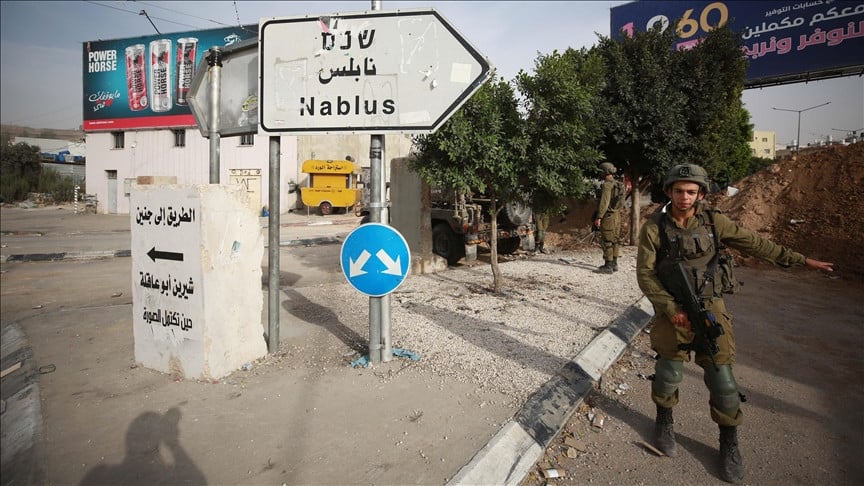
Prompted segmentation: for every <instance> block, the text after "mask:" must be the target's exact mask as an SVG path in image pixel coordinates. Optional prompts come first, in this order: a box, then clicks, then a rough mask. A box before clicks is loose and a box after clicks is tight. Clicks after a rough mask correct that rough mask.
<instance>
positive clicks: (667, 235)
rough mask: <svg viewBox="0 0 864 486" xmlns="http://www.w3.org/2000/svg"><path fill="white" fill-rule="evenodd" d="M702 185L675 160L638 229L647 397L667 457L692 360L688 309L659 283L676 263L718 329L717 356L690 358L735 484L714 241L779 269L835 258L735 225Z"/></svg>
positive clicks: (727, 336) (732, 415) (729, 338)
mask: <svg viewBox="0 0 864 486" xmlns="http://www.w3.org/2000/svg"><path fill="white" fill-rule="evenodd" d="M708 187H709V186H708V174H707V172H705V170H704V169H703V168H702V167H699V166H698V165H692V164H681V165H677V166H675V167H673V168H672V169H671V170H670V171H669V172H668V173H667V175H666V180H665V182H664V184H663V189H664V191H665V192H666V195H667V196H668V197H669V199H670V200H671V201H670V202H669V203H668V204H667V205H666V206H665V207H664V208H663V210H662V211H658V212H657V213H655V214H653V215H652V216H651V217H650V218H649V219H648V220H647V221H646V222H645V224H644V225H643V226H642V228H641V231H640V234H639V249H638V255H637V260H636V275H637V280H638V283H639V288H640V289H642V292H643V293H644V294H645V296H646V297H648V299H649V300H650V301H651V303H652V304H653V307H654V312H655V315H654V320H653V327H652V330H651V347H652V348H653V349H654V350H655V351H656V352H657V354H658V359H657V363H656V364H655V375H654V381H653V383H652V385H651V399H652V400H653V401H654V403H655V404H656V406H657V418H656V422H655V427H654V440H655V443H656V445H657V447H658V448H659V449H660V450H661V451H663V452H664V453H665V454H666V455H667V456H670V457H674V456H675V455H676V447H675V432H674V429H673V423H674V422H673V420H672V407H674V406H675V405H676V404H677V403H678V384H679V383H681V381H682V380H683V378H684V373H683V368H684V361H689V360H690V349H692V348H690V346H691V343H692V342H693V339H694V333H693V330H692V327H691V325H690V321H689V319H688V318H687V315H686V313H685V312H684V311H683V310H682V307H681V305H680V304H679V303H678V302H676V300H675V298H674V297H673V296H672V295H671V294H670V293H669V292H668V291H667V286H666V285H665V284H664V281H668V278H669V277H668V275H669V272H670V271H672V268H677V267H675V266H676V265H677V263H678V262H682V263H683V264H684V267H685V268H686V269H687V272H686V273H687V275H688V276H691V277H692V280H691V285H692V288H693V289H697V290H696V292H697V293H698V294H699V295H698V296H697V297H698V298H699V299H700V300H701V301H702V302H703V304H704V306H705V308H706V310H708V311H709V312H711V313H712V314H713V315H714V317H715V318H716V321H717V323H718V324H719V325H720V326H722V329H723V331H724V333H723V334H722V335H720V336H718V337H717V338H716V339H717V345H718V348H719V351H718V352H717V354H715V355H714V356H713V358H712V356H710V355H708V354H707V353H705V352H704V351H701V352H700V350H699V349H696V350H695V351H696V352H695V361H696V364H698V365H699V366H700V367H702V369H703V371H704V382H705V385H706V386H707V387H708V390H709V393H710V399H709V406H710V411H711V419H712V420H713V421H714V422H715V423H717V424H718V426H719V428H720V468H721V469H720V471H721V476H722V478H723V480H725V481H727V482H733V483H737V482H739V481H741V479H742V478H743V477H744V465H743V462H742V460H741V454H740V451H739V450H738V436H737V427H738V426H739V425H741V423H742V422H743V420H744V415H743V413H742V411H741V407H740V405H741V396H740V395H739V392H738V385H737V383H736V382H735V377H734V376H733V374H732V364H733V363H734V358H735V342H734V333H733V332H734V331H733V328H732V316H730V315H729V313H728V311H727V310H726V306H725V303H724V302H723V298H722V295H723V293H724V290H725V291H726V292H727V293H728V292H729V289H728V288H727V289H724V285H723V284H724V282H721V280H722V279H721V278H712V277H713V274H714V273H715V272H714V271H713V270H714V268H709V267H713V266H715V265H716V263H715V264H712V258H713V257H714V255H715V253H716V252H717V251H718V247H723V246H728V247H730V248H734V249H736V250H739V251H742V252H744V253H747V254H749V255H752V256H755V257H759V258H762V259H764V260H767V261H770V262H773V263H775V264H777V265H780V266H783V267H789V266H793V265H806V266H808V267H811V268H815V269H819V270H823V271H826V272H831V271H833V264H832V263H827V262H823V261H819V260H814V259H812V258H806V257H804V255H802V254H800V253H797V252H795V251H792V250H790V249H789V248H786V247H783V246H781V245H778V244H776V243H773V242H771V241H770V240H767V239H764V238H762V237H760V236H758V235H756V234H755V233H753V232H750V231H748V230H746V229H744V228H741V227H739V226H737V225H736V224H735V223H734V222H732V221H731V220H730V219H729V218H728V217H726V216H724V215H723V214H722V213H720V212H718V211H716V210H714V209H711V208H708V207H706V205H705V204H703V203H702V199H703V198H704V197H705V195H706V193H707V192H708ZM714 261H715V262H716V259H715V260H714ZM670 267H671V268H670ZM706 273H707V275H706ZM719 273H722V272H719ZM706 277H707V278H706ZM736 283H737V282H736ZM682 348H684V349H682ZM688 348H689V349H688Z"/></svg>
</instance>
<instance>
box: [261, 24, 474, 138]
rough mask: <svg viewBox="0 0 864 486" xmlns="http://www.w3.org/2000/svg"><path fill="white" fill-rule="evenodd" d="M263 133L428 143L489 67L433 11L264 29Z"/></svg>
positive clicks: (262, 36) (277, 25)
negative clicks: (386, 136)
mask: <svg viewBox="0 0 864 486" xmlns="http://www.w3.org/2000/svg"><path fill="white" fill-rule="evenodd" d="M259 31H260V34H259V35H260V38H261V44H260V46H259V56H258V58H259V60H260V63H261V66H260V70H259V73H260V74H261V76H260V81H261V87H260V90H259V94H260V97H259V101H260V104H259V107H260V108H259V113H260V114H261V118H260V125H259V127H260V129H261V131H262V132H264V133H288V134H295V135H312V134H327V133H331V132H351V133H369V134H374V133H381V132H387V131H391V132H392V131H398V132H412V133H431V132H434V131H435V130H437V129H438V127H440V126H441V125H442V124H443V123H444V122H445V121H447V119H448V118H449V117H450V115H452V114H453V113H454V112H455V111H456V110H457V109H458V108H459V107H460V106H462V104H463V103H464V102H465V101H466V100H467V99H468V98H469V97H470V96H471V94H473V93H474V91H476V90H477V89H478V88H479V87H480V86H481V85H482V84H483V82H484V81H485V80H486V78H487V76H488V74H489V70H490V66H489V62H488V61H487V60H486V59H485V58H484V57H483V56H482V55H481V54H480V53H479V52H478V51H477V50H476V49H474V48H473V47H472V46H471V45H470V44H469V43H468V41H467V40H465V38H464V37H462V36H461V35H460V34H459V32H457V31H456V29H455V28H454V27H453V26H452V25H450V24H449V23H448V22H447V21H446V20H445V19H444V18H443V17H442V16H441V14H439V13H438V12H436V11H435V10H430V9H424V10H398V11H383V10H380V11H379V10H375V11H371V12H358V13H352V14H344V15H343V14H332V15H329V16H315V17H309V16H307V17H284V18H273V19H262V20H261V23H260V29H259Z"/></svg>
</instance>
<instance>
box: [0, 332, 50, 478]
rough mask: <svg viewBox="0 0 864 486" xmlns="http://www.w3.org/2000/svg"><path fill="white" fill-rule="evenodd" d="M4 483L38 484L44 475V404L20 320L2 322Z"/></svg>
mask: <svg viewBox="0 0 864 486" xmlns="http://www.w3.org/2000/svg"><path fill="white" fill-rule="evenodd" d="M0 341H2V347H0V349H2V351H0V363H2V368H3V372H4V374H5V376H3V377H2V380H3V392H2V399H3V410H2V414H0V427H2V429H3V434H2V441H0V442H2V444H0V449H2V451H3V453H2V470H3V484H39V483H41V482H42V480H43V479H44V470H43V469H42V457H41V447H40V440H41V436H42V407H41V402H40V394H41V392H40V388H39V372H38V371H37V369H36V365H35V364H34V358H33V351H32V350H31V349H30V343H29V341H27V337H26V336H25V335H24V332H23V331H22V330H21V328H20V327H19V326H18V325H17V324H9V325H6V326H3V330H2V338H0Z"/></svg>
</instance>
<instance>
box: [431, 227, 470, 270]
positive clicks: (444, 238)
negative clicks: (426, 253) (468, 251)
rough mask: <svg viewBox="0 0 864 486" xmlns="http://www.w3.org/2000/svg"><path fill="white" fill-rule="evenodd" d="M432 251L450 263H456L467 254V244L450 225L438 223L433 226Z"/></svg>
mask: <svg viewBox="0 0 864 486" xmlns="http://www.w3.org/2000/svg"><path fill="white" fill-rule="evenodd" d="M432 252H433V253H435V254H436V255H438V256H440V257H441V258H444V259H445V260H447V264H448V265H455V264H456V262H458V261H459V260H460V259H461V258H462V257H463V256H465V244H464V243H463V242H462V241H461V240H460V239H459V237H457V236H456V233H454V232H453V230H452V229H450V227H449V226H447V225H446V224H444V223H438V224H436V225H435V226H434V227H433V228H432Z"/></svg>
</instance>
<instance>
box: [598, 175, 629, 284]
mask: <svg viewBox="0 0 864 486" xmlns="http://www.w3.org/2000/svg"><path fill="white" fill-rule="evenodd" d="M616 172H618V169H616V168H615V166H614V165H612V164H610V163H609V162H603V163H602V164H600V178H601V179H602V181H603V182H602V183H601V185H600V203H599V206H598V207H597V216H596V217H597V219H596V220H595V221H594V226H595V227H598V228H600V245H601V247H602V248H603V265H602V266H600V267H599V268H598V269H597V270H595V272H597V273H607V274H608V273H612V272H617V271H618V257H620V256H621V241H620V238H621V211H620V209H621V208H622V207H623V206H624V198H625V196H626V195H625V194H624V192H625V191H626V189H625V187H624V183H623V182H620V181H616V180H615V173H616Z"/></svg>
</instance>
